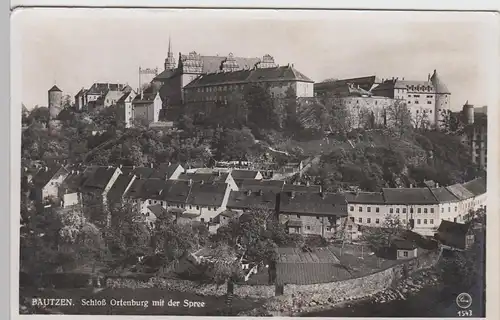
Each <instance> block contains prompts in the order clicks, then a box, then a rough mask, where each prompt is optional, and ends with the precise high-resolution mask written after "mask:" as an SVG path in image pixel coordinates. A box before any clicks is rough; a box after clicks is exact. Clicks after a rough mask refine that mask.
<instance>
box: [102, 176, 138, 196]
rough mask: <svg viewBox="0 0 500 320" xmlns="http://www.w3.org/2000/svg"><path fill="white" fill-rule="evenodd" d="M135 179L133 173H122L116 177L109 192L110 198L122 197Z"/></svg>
mask: <svg viewBox="0 0 500 320" xmlns="http://www.w3.org/2000/svg"><path fill="white" fill-rule="evenodd" d="M132 179H134V176H133V175H128V174H127V175H126V174H121V175H119V176H118V178H117V179H116V181H115V183H113V186H112V187H111V189H109V192H108V199H113V200H118V199H121V198H122V197H123V196H124V195H125V191H126V189H127V187H128V186H129V185H130V182H131V181H132Z"/></svg>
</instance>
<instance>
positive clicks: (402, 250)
mask: <svg viewBox="0 0 500 320" xmlns="http://www.w3.org/2000/svg"><path fill="white" fill-rule="evenodd" d="M392 246H393V247H394V249H395V250H396V259H398V260H404V259H413V258H416V257H417V245H416V244H415V243H414V242H413V241H409V240H403V239H397V240H394V241H393V242H392Z"/></svg>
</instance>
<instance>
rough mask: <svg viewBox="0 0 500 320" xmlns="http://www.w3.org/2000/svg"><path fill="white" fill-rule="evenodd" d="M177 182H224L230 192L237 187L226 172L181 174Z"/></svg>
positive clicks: (230, 175)
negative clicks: (229, 188)
mask: <svg viewBox="0 0 500 320" xmlns="http://www.w3.org/2000/svg"><path fill="white" fill-rule="evenodd" d="M177 180H184V181H192V182H204V183H213V182H224V183H227V184H228V185H229V186H230V187H231V189H232V190H238V185H237V184H236V181H234V179H233V176H232V174H231V173H228V172H220V171H217V172H210V173H198V172H195V173H181V174H179V176H178V177H177Z"/></svg>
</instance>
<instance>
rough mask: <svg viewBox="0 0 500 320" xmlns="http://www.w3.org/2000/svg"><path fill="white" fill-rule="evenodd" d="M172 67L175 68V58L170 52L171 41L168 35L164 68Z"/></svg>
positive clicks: (170, 68) (171, 68) (169, 68)
mask: <svg viewBox="0 0 500 320" xmlns="http://www.w3.org/2000/svg"><path fill="white" fill-rule="evenodd" d="M173 69H175V59H174V54H173V53H172V42H171V40H170V36H168V53H167V59H165V70H173Z"/></svg>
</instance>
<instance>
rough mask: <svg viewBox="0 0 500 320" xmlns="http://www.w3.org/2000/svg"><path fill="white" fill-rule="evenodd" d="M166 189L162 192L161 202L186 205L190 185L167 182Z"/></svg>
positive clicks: (174, 181) (182, 182)
mask: <svg viewBox="0 0 500 320" xmlns="http://www.w3.org/2000/svg"><path fill="white" fill-rule="evenodd" d="M166 184H167V188H165V191H164V192H163V200H165V201H167V202H176V203H186V201H187V198H188V196H189V193H190V192H191V184H190V183H189V181H181V180H167V181H166Z"/></svg>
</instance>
